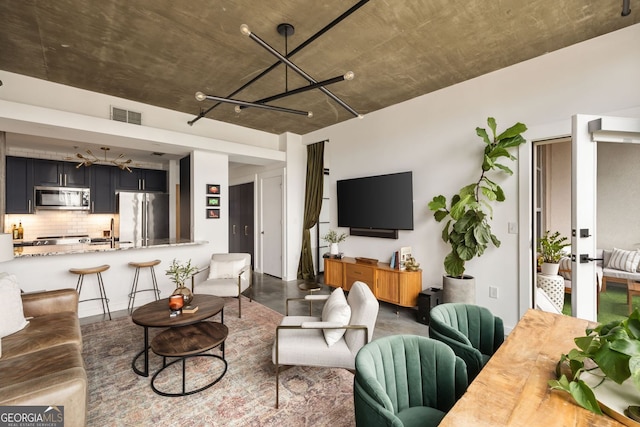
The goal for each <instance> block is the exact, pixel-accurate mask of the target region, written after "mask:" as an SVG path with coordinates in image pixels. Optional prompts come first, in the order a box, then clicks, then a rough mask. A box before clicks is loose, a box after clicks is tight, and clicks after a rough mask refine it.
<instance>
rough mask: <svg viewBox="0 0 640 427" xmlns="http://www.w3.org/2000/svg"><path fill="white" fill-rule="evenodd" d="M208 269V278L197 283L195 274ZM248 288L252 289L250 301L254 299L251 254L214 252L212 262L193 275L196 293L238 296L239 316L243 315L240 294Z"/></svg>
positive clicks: (192, 284) (192, 281) (192, 287)
mask: <svg viewBox="0 0 640 427" xmlns="http://www.w3.org/2000/svg"><path fill="white" fill-rule="evenodd" d="M207 270H209V276H208V277H207V280H205V281H203V282H200V283H195V280H194V276H195V275H197V274H199V273H202V272H203V271H207ZM247 289H250V294H249V301H252V300H253V270H252V269H251V254H245V253H230V254H213V255H211V262H210V264H209V265H208V266H207V267H204V268H202V269H200V270H198V271H197V272H196V274H194V275H193V276H191V291H192V292H193V293H194V294H209V295H215V296H218V297H233V298H238V317H242V298H240V295H241V294H242V293H243V292H245V291H246V290H247Z"/></svg>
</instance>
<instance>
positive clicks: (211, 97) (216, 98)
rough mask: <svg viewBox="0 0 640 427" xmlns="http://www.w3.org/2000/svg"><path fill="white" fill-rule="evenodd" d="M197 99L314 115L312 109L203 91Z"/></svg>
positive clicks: (198, 94) (198, 93) (308, 115)
mask: <svg viewBox="0 0 640 427" xmlns="http://www.w3.org/2000/svg"><path fill="white" fill-rule="evenodd" d="M196 99H197V100H198V101H204V100H205V99H208V100H210V101H218V102H225V103H228V104H235V105H240V106H242V107H255V108H262V109H265V110H272V111H279V112H281V113H291V114H299V115H301V116H307V117H313V113H312V112H311V111H301V110H293V109H291V108H285V107H277V106H275V105H267V104H257V103H255V102H249V101H242V100H240V99H232V98H223V97H221V96H215V95H205V94H204V93H202V92H196Z"/></svg>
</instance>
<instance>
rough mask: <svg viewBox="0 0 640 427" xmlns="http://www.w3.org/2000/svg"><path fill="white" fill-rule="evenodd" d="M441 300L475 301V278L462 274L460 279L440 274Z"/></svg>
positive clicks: (470, 302)
mask: <svg viewBox="0 0 640 427" xmlns="http://www.w3.org/2000/svg"><path fill="white" fill-rule="evenodd" d="M442 302H445V303H447V302H459V303H464V304H475V303H476V279H475V278H474V277H472V276H464V277H463V278H462V279H459V278H457V277H451V276H442Z"/></svg>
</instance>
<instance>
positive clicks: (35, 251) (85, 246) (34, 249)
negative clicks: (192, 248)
mask: <svg viewBox="0 0 640 427" xmlns="http://www.w3.org/2000/svg"><path fill="white" fill-rule="evenodd" d="M206 243H208V242H206V241H204V240H202V241H193V240H184V239H182V240H176V239H158V240H152V241H150V242H149V244H147V245H141V244H134V243H133V242H115V243H114V244H111V243H107V242H93V243H78V244H73V245H52V246H23V247H14V248H13V254H14V256H15V257H16V258H21V257H33V256H51V255H69V254H84V253H92V252H111V251H121V250H127V249H147V248H160V247H172V246H188V245H203V244H206Z"/></svg>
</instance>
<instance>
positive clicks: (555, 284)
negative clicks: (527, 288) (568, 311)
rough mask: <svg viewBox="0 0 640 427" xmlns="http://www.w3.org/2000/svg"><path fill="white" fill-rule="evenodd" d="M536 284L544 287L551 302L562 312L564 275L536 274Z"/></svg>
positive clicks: (541, 287)
mask: <svg viewBox="0 0 640 427" xmlns="http://www.w3.org/2000/svg"><path fill="white" fill-rule="evenodd" d="M536 285H537V286H538V287H539V288H540V289H542V290H543V291H544V292H545V293H546V294H547V295H548V296H549V299H550V300H551V302H553V304H554V305H555V306H556V307H557V308H558V310H560V311H561V312H562V307H563V306H564V278H563V277H562V276H547V275H545V274H539V273H538V274H537V275H536Z"/></svg>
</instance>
